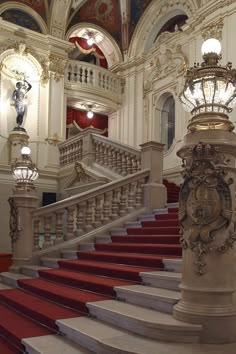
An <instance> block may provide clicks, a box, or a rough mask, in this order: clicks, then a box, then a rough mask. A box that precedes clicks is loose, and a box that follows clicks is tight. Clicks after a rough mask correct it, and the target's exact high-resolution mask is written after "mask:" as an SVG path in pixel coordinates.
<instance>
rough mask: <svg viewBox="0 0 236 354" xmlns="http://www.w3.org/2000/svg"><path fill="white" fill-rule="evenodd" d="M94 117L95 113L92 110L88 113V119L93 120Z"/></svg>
mask: <svg viewBox="0 0 236 354" xmlns="http://www.w3.org/2000/svg"><path fill="white" fill-rule="evenodd" d="M93 115H94V113H93V112H92V111H91V110H90V111H88V112H87V117H88V118H89V119H92V118H93Z"/></svg>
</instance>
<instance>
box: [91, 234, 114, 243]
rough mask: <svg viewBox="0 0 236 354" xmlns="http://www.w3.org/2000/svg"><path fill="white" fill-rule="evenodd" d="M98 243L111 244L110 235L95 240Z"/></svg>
mask: <svg viewBox="0 0 236 354" xmlns="http://www.w3.org/2000/svg"><path fill="white" fill-rule="evenodd" d="M95 241H96V243H109V242H111V236H110V235H98V236H96V238H95Z"/></svg>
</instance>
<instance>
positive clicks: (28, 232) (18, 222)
mask: <svg viewBox="0 0 236 354" xmlns="http://www.w3.org/2000/svg"><path fill="white" fill-rule="evenodd" d="M9 204H10V237H11V240H12V253H13V256H12V260H13V264H12V266H11V267H10V271H12V272H18V271H19V268H20V267H21V266H23V265H25V264H27V263H30V261H31V258H32V252H33V230H32V218H31V211H32V210H33V209H35V208H37V207H38V197H37V196H36V193H35V191H34V190H14V191H13V196H12V197H11V198H9Z"/></svg>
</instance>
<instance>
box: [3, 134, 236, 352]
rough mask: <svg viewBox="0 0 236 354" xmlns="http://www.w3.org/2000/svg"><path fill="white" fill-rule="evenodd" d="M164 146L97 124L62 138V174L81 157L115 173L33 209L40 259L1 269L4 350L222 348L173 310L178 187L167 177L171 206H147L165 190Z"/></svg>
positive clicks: (177, 267) (178, 278)
mask: <svg viewBox="0 0 236 354" xmlns="http://www.w3.org/2000/svg"><path fill="white" fill-rule="evenodd" d="M86 144H87V145H86ZM160 151H161V149H159V147H158V146H156V145H155V143H150V144H149V145H145V144H144V146H143V151H141V152H140V151H138V150H137V149H132V148H130V147H129V148H127V147H124V146H122V147H121V146H120V145H119V144H118V143H115V142H112V141H110V140H109V139H106V138H103V137H100V136H99V135H95V134H91V132H89V133H88V132H84V133H83V134H82V138H81V137H79V138H77V139H74V140H73V141H72V142H71V141H70V142H66V143H63V144H62V146H61V167H62V172H61V176H65V175H66V174H67V172H68V171H69V170H70V169H71V166H72V165H73V164H74V163H75V162H76V161H77V160H78V159H79V160H81V161H82V163H83V164H84V165H85V166H86V164H88V165H89V166H90V168H93V170H94V171H96V170H97V171H99V173H100V174H101V172H104V175H105V171H107V170H109V173H108V174H107V175H106V177H107V178H110V180H112V181H111V182H109V183H106V184H104V185H102V186H99V187H97V188H94V189H92V190H89V191H86V192H83V193H81V194H79V195H75V196H73V197H70V198H68V199H65V200H62V201H60V202H57V203H55V204H54V205H49V206H47V207H44V208H39V209H35V210H33V211H31V210H30V215H31V218H32V223H33V243H34V250H33V258H32V259H33V262H34V264H28V265H24V266H22V267H21V268H20V272H18V273H10V272H5V273H1V283H0V310H1V313H2V316H0V353H3V354H19V353H28V354H34V353H41V354H60V353H70V354H74V353H81V354H86V353H101V354H106V353H107V354H111V353H121V354H122V353H137V354H139V353H140V354H156V353H163V354H164V353H167V352H170V351H174V352H175V353H176V354H180V353H181V354H185V353H186V354H187V353H190V352H194V353H195V354H200V353H201V354H202V353H206V352H208V350H211V351H212V353H213V352H214V353H217V350H218V349H219V346H214V345H213V346H209V345H208V346H204V345H202V344H201V345H199V343H200V342H201V334H202V331H203V329H202V327H201V326H200V325H191V324H188V323H184V322H180V321H177V320H175V319H174V318H173V317H172V309H173V306H174V305H175V304H176V303H177V302H178V300H179V299H180V292H179V284H180V281H181V246H180V244H179V224H178V217H177V215H178V205H177V201H178V192H179V189H178V187H177V186H175V185H174V184H173V183H169V182H167V181H164V184H165V186H166V187H167V200H168V202H169V203H172V204H169V206H168V208H164V209H155V210H153V212H152V214H151V213H150V204H151V203H150V199H152V198H150V197H151V194H152V193H154V194H155V193H156V192H157V191H160V192H161V191H162V190H163V189H162V188H163V185H162V184H161V183H160V184H158V183H156V180H159V181H161V178H162V177H161V173H160V170H158V171H159V172H158V173H160V175H158V173H155V174H154V173H153V170H152V164H153V163H154V164H155V163H156V161H158V159H157V156H158V154H160ZM84 165H82V167H83V166H84ZM156 167H157V166H156ZM156 172H157V171H156ZM84 173H85V174H86V171H84ZM108 175H109V176H108ZM90 176H91V174H90ZM72 177H73V178H74V176H72ZM63 178H64V177H63ZM69 178H70V180H72V179H73V178H71V177H69ZM153 188H154V189H153ZM147 196H148V201H149V203H147ZM159 196H160V195H159V194H158V193H156V194H155V198H156V199H155V198H154V199H155V202H157V204H158V202H159V200H157V199H158V197H159ZM161 203H162V201H160V204H161ZM122 226H123V227H122ZM23 227H25V228H27V225H26V226H25V225H23ZM29 230H30V232H31V229H29ZM30 237H31V238H30V239H31V240H32V236H31V235H30ZM6 318H7V319H8V321H6ZM176 343H178V344H176ZM226 347H227V348H226ZM224 349H227V350H229V351H230V350H231V348H230V346H225V347H224ZM218 353H221V352H218Z"/></svg>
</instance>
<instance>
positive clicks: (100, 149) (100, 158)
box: [99, 143, 104, 166]
mask: <svg viewBox="0 0 236 354" xmlns="http://www.w3.org/2000/svg"><path fill="white" fill-rule="evenodd" d="M99 164H100V165H102V166H103V164H104V146H103V143H99Z"/></svg>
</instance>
